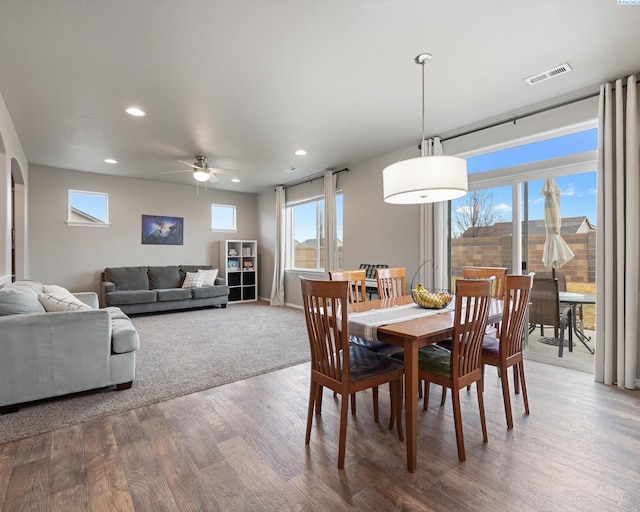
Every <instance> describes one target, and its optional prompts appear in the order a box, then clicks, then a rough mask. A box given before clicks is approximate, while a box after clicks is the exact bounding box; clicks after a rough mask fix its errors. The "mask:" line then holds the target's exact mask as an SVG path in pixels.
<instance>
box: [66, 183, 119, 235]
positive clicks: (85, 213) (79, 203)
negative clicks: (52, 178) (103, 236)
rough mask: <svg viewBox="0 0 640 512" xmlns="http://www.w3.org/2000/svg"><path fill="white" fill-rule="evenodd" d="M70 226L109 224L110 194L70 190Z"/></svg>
mask: <svg viewBox="0 0 640 512" xmlns="http://www.w3.org/2000/svg"><path fill="white" fill-rule="evenodd" d="M67 224H68V225H69V226H95V227H104V226H109V194H105V193H103V192H88V191H85V190H69V212H68V216H67Z"/></svg>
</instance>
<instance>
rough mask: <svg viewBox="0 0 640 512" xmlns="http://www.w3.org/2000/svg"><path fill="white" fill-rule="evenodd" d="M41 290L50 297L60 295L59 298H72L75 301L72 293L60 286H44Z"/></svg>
mask: <svg viewBox="0 0 640 512" xmlns="http://www.w3.org/2000/svg"><path fill="white" fill-rule="evenodd" d="M43 288H44V289H43V292H44V293H50V294H51V295H60V296H61V297H72V298H74V299H75V297H74V296H73V293H71V292H70V291H69V290H67V289H66V288H64V287H62V286H58V285H57V284H45V285H44V286H43Z"/></svg>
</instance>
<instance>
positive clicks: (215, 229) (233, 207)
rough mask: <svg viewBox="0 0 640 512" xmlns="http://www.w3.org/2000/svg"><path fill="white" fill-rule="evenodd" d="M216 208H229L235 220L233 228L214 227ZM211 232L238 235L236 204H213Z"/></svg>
mask: <svg viewBox="0 0 640 512" xmlns="http://www.w3.org/2000/svg"><path fill="white" fill-rule="evenodd" d="M214 208H227V209H230V210H231V212H232V218H233V227H232V228H221V227H216V226H214V212H213V210H214ZM211 232H212V233H237V232H238V216H237V207H236V205H235V204H221V203H211Z"/></svg>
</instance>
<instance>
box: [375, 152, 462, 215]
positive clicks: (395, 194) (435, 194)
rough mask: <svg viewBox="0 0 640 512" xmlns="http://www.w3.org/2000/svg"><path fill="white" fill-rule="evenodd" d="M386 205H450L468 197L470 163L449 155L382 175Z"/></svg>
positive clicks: (400, 165) (409, 162)
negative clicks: (445, 202)
mask: <svg viewBox="0 0 640 512" xmlns="http://www.w3.org/2000/svg"><path fill="white" fill-rule="evenodd" d="M382 189H383V194H384V201H385V202H386V203H393V204H420V203H437V202H439V201H449V200H451V199H456V198H457V197H462V196H463V195H465V194H466V193H467V190H468V185H467V162H466V160H464V159H463V158H458V157H456V156H446V155H432V156H421V157H417V158H410V159H409V160H402V161H400V162H396V163H394V164H391V165H389V166H387V167H385V169H384V170H383V171H382Z"/></svg>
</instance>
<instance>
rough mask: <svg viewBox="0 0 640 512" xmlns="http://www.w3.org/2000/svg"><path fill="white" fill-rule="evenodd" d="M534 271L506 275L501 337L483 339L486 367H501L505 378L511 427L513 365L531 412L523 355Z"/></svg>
mask: <svg viewBox="0 0 640 512" xmlns="http://www.w3.org/2000/svg"><path fill="white" fill-rule="evenodd" d="M533 279H534V277H533V273H531V274H529V275H526V276H517V275H508V276H506V279H505V283H504V288H505V295H504V297H505V302H504V308H503V310H502V321H501V322H500V332H499V333H498V336H497V337H493V336H488V335H485V336H484V339H483V341H482V367H483V368H482V371H483V379H484V366H485V365H491V366H495V367H497V368H498V374H499V375H500V380H501V381H502V399H503V401H504V412H505V416H506V418H507V429H512V428H513V415H512V413H511V395H510V391H509V373H508V370H509V368H512V367H513V387H514V391H515V393H516V394H518V393H519V390H520V387H521V388H522V399H523V401H524V410H525V412H526V414H529V400H528V398H527V385H526V381H525V378H524V360H523V356H522V342H523V340H524V327H525V323H526V318H527V308H528V307H529V297H530V294H531V288H532V286H533Z"/></svg>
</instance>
